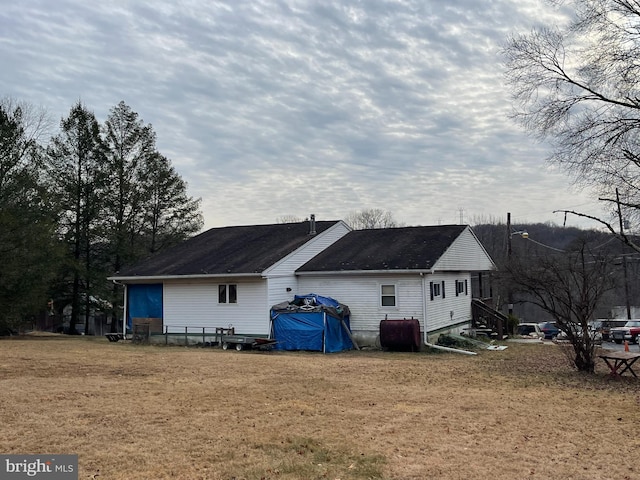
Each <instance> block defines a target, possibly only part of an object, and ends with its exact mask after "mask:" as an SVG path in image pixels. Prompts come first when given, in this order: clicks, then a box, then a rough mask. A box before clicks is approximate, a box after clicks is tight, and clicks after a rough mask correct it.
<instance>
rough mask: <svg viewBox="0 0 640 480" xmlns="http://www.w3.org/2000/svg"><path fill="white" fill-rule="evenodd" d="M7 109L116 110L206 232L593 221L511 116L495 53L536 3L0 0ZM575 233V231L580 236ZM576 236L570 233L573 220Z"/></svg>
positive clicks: (547, 17)
mask: <svg viewBox="0 0 640 480" xmlns="http://www.w3.org/2000/svg"><path fill="white" fill-rule="evenodd" d="M0 6H2V9H0V47H1V48H0V62H1V64H2V65H3V68H2V69H1V70H0V95H10V96H14V97H17V98H19V99H21V100H27V101H30V102H33V103H36V104H42V105H43V106H45V107H46V108H48V109H49V110H50V111H51V112H52V114H53V115H54V116H55V117H57V118H60V117H63V116H65V115H67V114H68V111H69V108H70V107H71V105H72V104H73V103H74V102H75V101H77V100H78V99H81V100H82V101H83V102H85V103H86V104H87V105H88V106H89V107H90V108H92V109H93V110H94V111H95V113H96V115H97V116H98V118H99V119H101V120H103V119H104V118H106V115H107V114H108V111H109V109H110V108H111V107H112V106H114V105H115V104H117V103H118V102H119V101H120V100H124V101H125V102H126V103H127V104H128V105H129V106H131V108H133V109H134V110H135V111H137V112H138V113H139V114H140V116H141V118H143V119H144V120H145V121H146V122H148V123H151V124H153V126H154V129H155V130H156V132H157V134H158V147H159V149H160V150H161V151H162V153H164V154H165V155H167V156H168V157H169V158H171V159H172V160H173V162H174V164H175V166H176V168H177V170H178V171H179V172H180V174H181V175H182V176H183V178H184V179H185V180H186V181H187V182H188V183H189V185H190V191H191V193H192V194H193V195H195V196H199V197H202V199H203V206H204V213H205V221H206V225H207V226H208V227H210V226H220V225H234V224H250V223H256V222H273V221H275V219H276V218H277V217H279V216H282V215H286V214H293V215H297V216H299V217H304V216H306V215H308V214H309V213H312V212H313V213H315V214H316V215H317V216H318V218H325V219H329V218H331V219H336V218H343V217H344V216H346V214H348V213H349V212H351V211H354V210H360V209H363V208H383V209H385V210H389V211H391V212H392V213H393V214H394V216H395V217H396V218H397V219H398V220H400V221H403V222H406V223H407V224H421V225H425V224H433V223H437V222H442V223H453V222H457V221H458V220H459V210H460V209H464V216H465V220H469V219H470V218H471V217H472V216H481V215H484V216H498V217H500V218H502V217H504V216H506V212H507V211H511V212H513V214H514V218H520V219H521V220H527V221H546V220H556V221H562V219H561V218H559V217H558V215H554V214H553V213H552V211H553V210H555V209H562V208H573V207H575V206H576V205H580V206H581V207H582V208H583V209H591V210H590V212H589V213H595V212H596V210H593V209H596V208H597V207H595V205H594V203H593V202H592V201H590V200H589V199H588V198H587V197H586V195H585V194H584V193H579V192H575V191H572V190H571V188H570V180H569V179H568V177H565V176H563V175H561V174H560V173H558V172H554V171H551V170H549V169H548V168H547V167H546V166H545V164H544V158H545V157H546V155H547V152H546V150H545V148H544V146H542V145H538V144H536V143H534V142H533V141H532V139H530V138H528V137H527V136H526V135H525V134H524V133H523V132H522V131H521V130H520V129H519V127H518V126H517V125H514V123H513V122H512V120H510V118H509V113H510V111H511V107H510V104H509V94H508V91H507V90H506V89H505V86H504V82H503V76H502V70H501V64H500V61H501V59H500V48H501V45H502V43H503V42H504V41H505V38H506V36H507V35H508V34H509V33H511V32H516V31H528V30H529V29H530V28H531V27H532V26H533V25H535V24H537V23H539V22H542V23H544V22H550V21H553V20H555V19H557V18H560V15H561V13H562V12H561V11H559V10H553V9H551V8H550V7H548V5H547V4H545V3H544V2H542V1H538V0H520V1H517V0H494V1H491V0H458V1H448V2H446V4H444V3H443V2H438V1H436V0H430V1H425V0H416V1H403V2H399V1H383V0H370V1H369V0H368V1H367V2H361V1H356V0H345V1H337V0H334V1H302V0H291V1H284V0H262V1H233V2H231V1H221V2H208V1H202V0H200V1H196V0H191V1H183V2H179V3H177V2H170V1H153V2H151V1H136V2H130V1H126V0H116V1H112V2H81V1H79V0H57V1H56V2H48V1H35V0H27V1H24V2H9V1H8V0H0ZM576 222H577V221H576ZM574 223H575V222H574Z"/></svg>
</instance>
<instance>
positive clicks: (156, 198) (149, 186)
mask: <svg viewBox="0 0 640 480" xmlns="http://www.w3.org/2000/svg"><path fill="white" fill-rule="evenodd" d="M140 182H141V184H142V186H143V189H144V194H145V195H144V203H143V210H144V214H145V217H144V236H145V240H146V250H147V251H148V252H149V253H156V252H159V251H160V250H163V249H165V248H167V247H170V246H172V245H175V244H177V243H179V242H181V241H182V240H184V239H185V238H187V237H189V236H190V235H193V234H194V233H197V232H198V231H199V230H200V229H201V228H202V224H203V219H202V214H201V213H200V199H199V198H198V199H194V198H193V197H190V196H189V195H187V184H186V182H185V181H184V180H182V178H181V177H180V175H178V173H177V172H176V171H175V169H174V168H173V167H172V166H171V162H170V161H169V159H168V158H166V157H165V156H163V155H161V154H159V153H156V154H155V155H153V156H151V157H150V158H149V159H148V161H147V162H146V164H145V166H144V169H143V170H142V172H141V177H140Z"/></svg>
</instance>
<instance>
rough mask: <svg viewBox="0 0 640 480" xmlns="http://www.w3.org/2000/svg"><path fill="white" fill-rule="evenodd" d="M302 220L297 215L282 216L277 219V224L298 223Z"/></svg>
mask: <svg viewBox="0 0 640 480" xmlns="http://www.w3.org/2000/svg"><path fill="white" fill-rule="evenodd" d="M301 221H302V219H301V218H300V217H298V216H296V215H280V216H279V217H278V218H276V223H298V222H301Z"/></svg>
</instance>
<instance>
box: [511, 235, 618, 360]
mask: <svg viewBox="0 0 640 480" xmlns="http://www.w3.org/2000/svg"><path fill="white" fill-rule="evenodd" d="M611 269H612V262H611V259H610V258H608V257H607V256H604V255H602V254H600V253H597V252H596V251H594V250H591V249H590V248H589V247H588V246H587V243H586V242H585V241H584V240H580V241H578V242H577V245H576V246H575V248H573V249H571V250H569V251H565V252H560V251H548V252H543V251H541V250H538V251H537V252H536V253H535V256H528V257H524V256H521V257H516V258H514V259H512V260H511V261H510V262H508V263H507V264H506V265H505V268H504V270H503V274H502V280H503V281H507V282H509V283H510V284H511V285H512V288H515V289H518V290H520V292H521V294H522V298H526V299H527V301H529V302H531V303H533V304H534V305H537V306H538V307H540V308H541V309H543V310H544V311H545V312H547V313H549V314H550V315H551V316H552V317H553V319H554V320H555V321H556V323H557V326H558V328H559V329H560V330H562V331H563V332H565V333H566V335H567V339H568V340H569V342H570V344H571V346H572V351H573V363H574V364H575V366H576V368H577V369H578V370H580V371H583V372H593V371H594V368H595V358H596V355H595V352H596V348H597V345H596V342H595V341H594V340H595V338H594V337H595V332H594V331H593V330H592V329H591V328H590V326H589V322H590V321H592V320H594V317H595V312H596V309H597V308H598V306H599V303H600V302H601V301H602V299H603V298H604V296H605V295H606V294H607V293H608V292H609V291H611V290H612V289H613V288H614V287H615V284H614V277H613V275H611Z"/></svg>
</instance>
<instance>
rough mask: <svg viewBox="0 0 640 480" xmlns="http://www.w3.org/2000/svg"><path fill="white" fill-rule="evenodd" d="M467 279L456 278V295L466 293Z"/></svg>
mask: <svg viewBox="0 0 640 480" xmlns="http://www.w3.org/2000/svg"><path fill="white" fill-rule="evenodd" d="M468 291H469V290H468V285H467V280H466V279H465V280H456V297H457V296H459V295H468Z"/></svg>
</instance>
